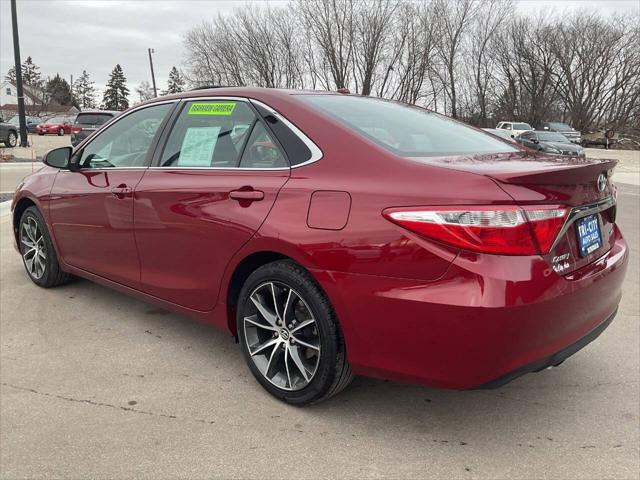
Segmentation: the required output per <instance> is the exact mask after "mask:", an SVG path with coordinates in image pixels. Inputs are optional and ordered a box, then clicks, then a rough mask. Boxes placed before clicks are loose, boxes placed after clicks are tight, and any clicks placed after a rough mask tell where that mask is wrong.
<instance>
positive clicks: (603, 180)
mask: <svg viewBox="0 0 640 480" xmlns="http://www.w3.org/2000/svg"><path fill="white" fill-rule="evenodd" d="M606 186H607V177H606V175H605V174H604V173H601V174H600V175H599V176H598V191H599V192H604V189H605V188H606Z"/></svg>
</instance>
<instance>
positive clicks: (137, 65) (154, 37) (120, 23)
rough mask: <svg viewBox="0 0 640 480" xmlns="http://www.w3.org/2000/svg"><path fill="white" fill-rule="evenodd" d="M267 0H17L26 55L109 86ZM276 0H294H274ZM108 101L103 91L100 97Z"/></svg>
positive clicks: (4, 63)
mask: <svg viewBox="0 0 640 480" xmlns="http://www.w3.org/2000/svg"><path fill="white" fill-rule="evenodd" d="M247 3H251V4H252V5H257V4H266V3H267V2H264V1H262V0H254V1H252V2H247V1H246V0H240V1H235V0H217V1H212V0H199V1H192V0H189V1H181V0H173V1H170V0H128V1H115V0H103V1H94V0H17V4H18V27H19V29H20V52H21V56H22V60H23V61H24V59H25V58H26V57H27V56H31V57H32V58H33V61H34V62H35V63H36V64H37V65H38V66H40V71H41V73H42V75H43V77H45V78H46V77H47V76H49V75H51V76H53V75H55V74H56V73H60V75H62V76H64V77H65V78H66V79H67V81H68V80H69V77H70V76H71V75H73V77H74V78H77V77H78V75H79V74H81V73H82V70H86V71H87V72H88V73H89V74H90V75H91V77H92V79H93V80H94V81H95V82H96V85H95V86H96V88H97V89H99V90H101V89H102V88H104V84H105V83H106V81H107V78H108V75H109V73H110V72H111V70H112V69H113V67H114V66H115V64H116V63H119V64H120V65H121V66H122V68H123V70H124V73H125V75H126V77H127V80H128V83H129V88H130V89H131V91H132V93H133V89H134V88H135V86H137V85H138V84H139V83H140V82H141V81H143V80H147V81H149V82H150V80H151V76H150V73H149V61H148V54H147V48H149V47H151V48H154V49H155V54H154V67H155V73H156V81H157V83H158V89H159V90H161V89H163V88H165V86H166V80H167V76H168V74H169V70H170V69H171V67H172V66H173V65H175V66H177V67H178V68H180V67H181V63H182V53H183V49H182V37H183V35H184V33H185V32H187V31H188V30H189V29H190V28H192V27H194V26H195V25H198V24H199V23H200V22H202V21H203V20H208V19H210V18H213V17H215V16H216V15H217V14H218V13H219V12H221V13H223V14H224V13H229V12H231V11H233V9H235V8H241V7H244V6H245V5H247ZM268 3H269V4H270V5H272V6H277V5H283V4H286V3H287V0H270V1H269V2H268ZM517 3H518V8H519V9H520V10H522V11H523V12H527V13H528V12H531V13H533V12H534V11H536V10H539V9H557V10H560V11H562V10H566V9H569V10H573V9H584V8H589V9H598V10H602V11H603V13H604V12H607V13H609V12H613V11H618V12H632V11H637V10H638V8H639V7H638V4H639V2H638V0H517ZM12 65H13V42H12V37H11V9H10V2H9V0H0V73H1V75H2V78H4V75H5V74H6V72H7V70H9V68H10V67H11V66H12ZM99 100H101V98H100V99H99Z"/></svg>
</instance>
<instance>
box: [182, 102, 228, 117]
mask: <svg viewBox="0 0 640 480" xmlns="http://www.w3.org/2000/svg"><path fill="white" fill-rule="evenodd" d="M234 108H236V104H235V102H201V103H192V104H191V107H189V112H188V114H189V115H231V114H232V113H233V109H234Z"/></svg>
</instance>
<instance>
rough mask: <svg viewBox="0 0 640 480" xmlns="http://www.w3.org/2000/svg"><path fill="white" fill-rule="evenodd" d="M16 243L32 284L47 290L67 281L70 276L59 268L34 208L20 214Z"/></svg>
mask: <svg viewBox="0 0 640 480" xmlns="http://www.w3.org/2000/svg"><path fill="white" fill-rule="evenodd" d="M18 243H19V245H20V254H21V255H22V263H23V264H24V268H25V270H26V271H27V274H28V275H29V278H30V279H31V280H32V281H33V283H35V284H36V285H38V286H40V287H44V288H49V287H55V286H58V285H63V284H65V283H67V282H68V281H69V279H70V278H71V276H70V275H69V274H68V273H66V272H63V271H62V269H61V268H60V264H59V263H58V257H57V255H56V251H55V249H54V248H53V243H52V241H51V237H50V236H49V231H48V230H47V224H46V223H45V221H44V218H42V215H41V214H40V212H39V211H38V209H37V208H36V207H29V208H27V209H26V210H25V211H24V213H23V214H22V217H21V218H20V224H19V226H18Z"/></svg>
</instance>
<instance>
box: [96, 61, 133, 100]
mask: <svg viewBox="0 0 640 480" xmlns="http://www.w3.org/2000/svg"><path fill="white" fill-rule="evenodd" d="M128 96H129V89H128V88H127V79H126V77H125V76H124V72H123V71H122V67H121V66H120V64H117V65H116V66H115V67H114V69H113V71H112V72H111V75H110V76H109V81H108V82H107V88H106V90H105V91H104V96H103V98H102V106H103V108H105V109H106V110H126V109H127V108H129V100H128V99H127V97H128Z"/></svg>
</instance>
